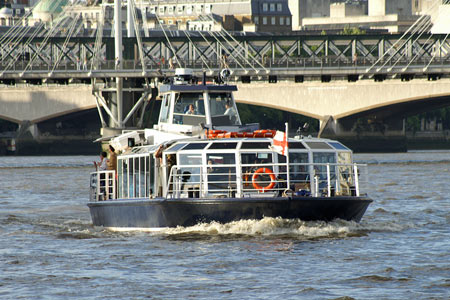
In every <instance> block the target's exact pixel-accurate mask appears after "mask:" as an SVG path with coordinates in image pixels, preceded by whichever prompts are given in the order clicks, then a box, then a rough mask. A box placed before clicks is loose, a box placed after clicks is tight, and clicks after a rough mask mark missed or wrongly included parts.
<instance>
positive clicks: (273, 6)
mask: <svg viewBox="0 0 450 300" xmlns="http://www.w3.org/2000/svg"><path fill="white" fill-rule="evenodd" d="M270 11H275V3H270Z"/></svg>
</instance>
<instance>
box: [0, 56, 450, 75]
mask: <svg viewBox="0 0 450 300" xmlns="http://www.w3.org/2000/svg"><path fill="white" fill-rule="evenodd" d="M375 63H376V65H377V66H384V67H386V68H389V67H393V66H395V67H397V68H399V69H401V68H403V67H404V66H416V67H417V66H419V67H425V66H428V65H430V66H433V67H435V66H449V67H450V57H446V58H439V57H436V58H435V59H434V60H432V61H431V63H430V61H429V60H428V59H425V58H419V59H415V60H414V61H412V62H411V60H410V59H408V58H401V59H386V60H383V59H381V60H378V59H375V58H367V57H361V58H359V57H358V58H357V59H351V58H348V57H339V56H323V57H308V58H303V57H290V58H280V59H279V58H263V59H259V60H256V61H255V60H248V61H243V60H235V59H229V60H227V61H226V62H223V61H220V60H208V61H201V60H198V59H197V60H179V63H178V62H173V63H169V62H168V61H167V60H163V59H146V60H145V65H146V69H147V70H159V69H161V70H170V69H174V68H176V67H179V66H182V67H186V68H192V69H197V70H198V69H208V68H211V69H220V68H224V67H228V68H231V69H242V68H246V69H264V68H266V69H308V68H311V69H317V68H319V69H326V68H333V69H340V68H342V69H344V68H352V67H366V68H367V67H371V66H373V65H374V64H375ZM91 66H92V62H91V61H90V60H88V61H86V63H77V62H73V61H61V62H60V63H59V64H58V66H57V67H56V68H54V65H53V64H52V63H50V62H49V63H45V62H42V61H40V62H35V63H32V64H30V65H29V61H27V60H20V61H17V62H15V63H14V64H12V65H11V66H10V64H9V62H8V61H6V60H5V61H0V70H1V71H2V72H8V71H10V72H16V71H23V70H25V69H27V71H30V72H33V71H46V72H47V71H48V72H50V71H52V70H53V69H55V70H56V71H66V72H75V71H80V72H83V71H84V72H86V71H89V70H91ZM93 66H94V67H93V68H92V69H93V70H104V71H108V70H115V69H116V63H115V61H114V60H101V61H97V62H95V63H94V65H93ZM121 69H122V70H124V71H139V70H142V64H141V62H140V61H139V60H124V61H123V62H122V66H121Z"/></svg>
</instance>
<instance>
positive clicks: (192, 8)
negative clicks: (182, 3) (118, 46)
mask: <svg viewBox="0 0 450 300" xmlns="http://www.w3.org/2000/svg"><path fill="white" fill-rule="evenodd" d="M193 10H194V7H193V6H192V5H189V6H188V7H187V13H188V14H192V11H193Z"/></svg>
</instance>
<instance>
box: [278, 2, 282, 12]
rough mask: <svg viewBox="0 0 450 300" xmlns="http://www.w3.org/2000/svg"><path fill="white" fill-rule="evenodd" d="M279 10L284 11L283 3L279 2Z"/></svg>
mask: <svg viewBox="0 0 450 300" xmlns="http://www.w3.org/2000/svg"><path fill="white" fill-rule="evenodd" d="M277 11H283V4H281V3H277Z"/></svg>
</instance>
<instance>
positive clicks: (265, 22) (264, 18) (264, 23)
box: [263, 17, 267, 25]
mask: <svg viewBox="0 0 450 300" xmlns="http://www.w3.org/2000/svg"><path fill="white" fill-rule="evenodd" d="M263 25H267V17H263Z"/></svg>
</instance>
